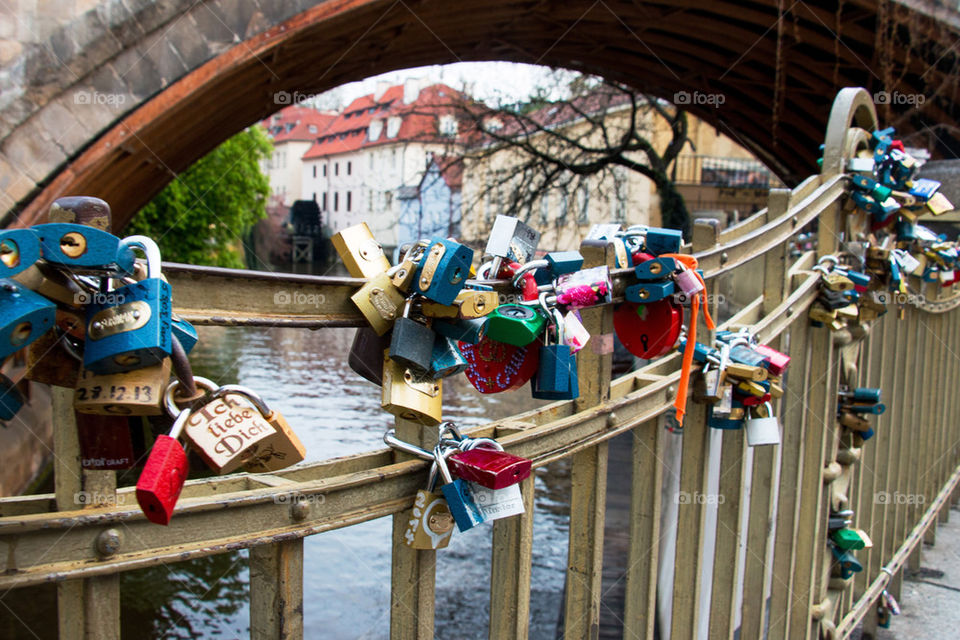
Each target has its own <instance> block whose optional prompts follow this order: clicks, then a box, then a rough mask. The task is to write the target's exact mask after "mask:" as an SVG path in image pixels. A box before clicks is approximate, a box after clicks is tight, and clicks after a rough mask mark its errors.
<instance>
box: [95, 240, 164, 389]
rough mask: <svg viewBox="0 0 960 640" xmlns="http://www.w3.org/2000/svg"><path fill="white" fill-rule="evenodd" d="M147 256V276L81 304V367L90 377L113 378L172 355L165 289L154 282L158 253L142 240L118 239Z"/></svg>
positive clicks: (152, 244) (154, 246)
mask: <svg viewBox="0 0 960 640" xmlns="http://www.w3.org/2000/svg"><path fill="white" fill-rule="evenodd" d="M123 246H125V247H127V248H130V247H139V248H141V249H143V251H144V252H145V253H146V256H147V265H148V268H149V271H148V273H149V277H148V278H146V279H145V280H141V281H140V282H134V283H132V284H128V285H124V286H122V287H119V288H118V289H116V290H114V291H112V292H110V295H109V296H105V299H104V300H103V301H95V302H93V303H91V304H89V305H87V342H86V346H85V348H84V351H83V365H84V367H86V368H87V369H89V370H91V371H93V372H94V373H117V372H122V371H131V370H133V369H138V368H141V367H149V366H152V365H156V364H159V363H161V362H162V361H163V359H164V358H167V357H169V356H170V353H171V350H172V348H173V347H172V326H171V325H172V313H173V306H172V302H171V294H170V285H169V284H167V283H166V282H164V280H163V279H162V278H161V277H160V249H159V247H157V244H156V243H155V242H154V241H153V240H151V239H150V238H148V237H146V236H130V237H128V238H124V239H123Z"/></svg>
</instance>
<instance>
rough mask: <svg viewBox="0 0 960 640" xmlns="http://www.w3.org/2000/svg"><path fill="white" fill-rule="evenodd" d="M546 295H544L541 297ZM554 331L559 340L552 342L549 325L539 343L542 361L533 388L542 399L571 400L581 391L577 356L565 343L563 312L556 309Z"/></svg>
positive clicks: (532, 383) (534, 394) (531, 388)
mask: <svg viewBox="0 0 960 640" xmlns="http://www.w3.org/2000/svg"><path fill="white" fill-rule="evenodd" d="M542 300H543V298H541V301H542ZM552 313H553V316H554V333H555V335H556V341H557V343H556V344H550V340H549V335H550V333H551V331H550V329H547V331H546V332H545V333H544V344H543V345H542V346H541V347H540V363H539V366H538V367H537V374H536V375H535V376H534V377H533V381H532V382H531V385H530V392H531V395H532V396H533V397H534V398H538V399H541V400H572V399H574V398H576V397H578V396H579V395H580V386H579V379H578V378H577V360H576V357H575V356H574V355H573V353H572V352H571V351H570V347H569V346H567V345H566V344H563V316H562V315H561V314H560V311H559V310H557V309H554V310H553V311H552Z"/></svg>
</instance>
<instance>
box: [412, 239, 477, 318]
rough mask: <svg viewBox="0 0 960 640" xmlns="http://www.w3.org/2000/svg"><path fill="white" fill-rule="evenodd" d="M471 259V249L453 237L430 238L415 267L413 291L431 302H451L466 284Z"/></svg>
mask: <svg viewBox="0 0 960 640" xmlns="http://www.w3.org/2000/svg"><path fill="white" fill-rule="evenodd" d="M472 261H473V249H471V248H470V247H468V246H466V245H463V244H460V243H459V242H454V241H453V240H446V239H444V238H433V239H432V240H431V241H430V244H429V246H428V247H427V248H426V249H425V250H424V254H423V257H422V258H421V259H420V263H419V265H418V266H417V275H416V278H415V279H414V281H413V290H414V291H415V292H416V293H419V294H420V295H422V296H424V297H426V298H428V299H430V300H433V301H434V302H439V303H440V304H453V301H454V300H455V299H456V297H457V294H458V293H460V291H461V289H463V287H464V285H465V284H466V283H467V278H468V277H469V276H470V263H471V262H472Z"/></svg>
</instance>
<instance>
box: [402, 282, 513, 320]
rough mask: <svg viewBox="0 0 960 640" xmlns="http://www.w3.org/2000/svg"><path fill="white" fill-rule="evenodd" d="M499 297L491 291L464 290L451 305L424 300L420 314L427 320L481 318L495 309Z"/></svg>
mask: <svg viewBox="0 0 960 640" xmlns="http://www.w3.org/2000/svg"><path fill="white" fill-rule="evenodd" d="M499 303H500V295H499V294H498V293H497V292H496V291H493V290H489V291H487V290H478V289H464V290H462V291H461V292H460V293H458V294H457V298H456V300H454V301H453V304H449V305H447V304H440V303H438V302H433V301H432V300H424V301H423V305H422V306H421V307H420V311H421V313H423V315H425V316H427V317H428V318H482V317H483V316H485V315H488V314H489V313H490V312H491V311H493V310H494V309H496V308H497V305H498V304H499Z"/></svg>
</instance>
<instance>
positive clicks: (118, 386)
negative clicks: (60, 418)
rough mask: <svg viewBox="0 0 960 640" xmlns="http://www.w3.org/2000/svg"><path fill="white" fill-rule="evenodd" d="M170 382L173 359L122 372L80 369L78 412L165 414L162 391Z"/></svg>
mask: <svg viewBox="0 0 960 640" xmlns="http://www.w3.org/2000/svg"><path fill="white" fill-rule="evenodd" d="M169 382H170V358H164V359H163V360H162V361H161V362H160V363H159V364H155V365H151V366H149V367H143V368H141V369H134V370H133V371H126V372H123V373H104V374H99V373H94V372H93V371H90V370H89V369H83V368H81V370H80V375H79V377H78V379H77V386H76V388H75V389H74V392H73V408H74V409H75V410H76V411H77V412H78V413H96V414H102V415H117V416H156V415H160V414H162V413H163V394H164V392H165V391H166V389H167V384H168V383H169Z"/></svg>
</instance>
